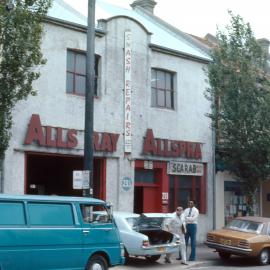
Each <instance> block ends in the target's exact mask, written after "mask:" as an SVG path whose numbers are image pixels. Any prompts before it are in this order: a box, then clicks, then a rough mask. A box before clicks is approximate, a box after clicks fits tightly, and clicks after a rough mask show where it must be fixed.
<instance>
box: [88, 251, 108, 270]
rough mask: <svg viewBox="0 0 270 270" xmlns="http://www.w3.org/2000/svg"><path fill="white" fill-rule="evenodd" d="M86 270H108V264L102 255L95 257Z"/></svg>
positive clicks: (90, 260)
mask: <svg viewBox="0 0 270 270" xmlns="http://www.w3.org/2000/svg"><path fill="white" fill-rule="evenodd" d="M86 270H108V263H107V261H106V259H105V258H104V257H103V256H102V255H93V256H92V257H91V258H90V259H89V261H88V263H87V266H86Z"/></svg>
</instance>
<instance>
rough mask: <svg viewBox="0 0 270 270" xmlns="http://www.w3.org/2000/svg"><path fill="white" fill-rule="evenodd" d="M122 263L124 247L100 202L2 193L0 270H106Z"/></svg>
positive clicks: (106, 207)
mask: <svg viewBox="0 0 270 270" xmlns="http://www.w3.org/2000/svg"><path fill="white" fill-rule="evenodd" d="M123 263H124V247H123V244H122V243H120V237H119V233H118V230H117V227H116V225H115V223H114V221H113V219H112V213H111V209H110V206H109V205H107V204H106V203H105V202H104V201H101V200H97V199H93V198H80V197H62V196H31V195H29V196H28V195H21V196H18V195H4V194H1V195H0V270H39V269H43V270H45V269H54V270H56V269H57V270H60V269H69V270H72V269H74V270H75V269H76V270H79V269H86V270H93V269H98V270H106V269H108V267H109V266H114V265H118V264H123Z"/></svg>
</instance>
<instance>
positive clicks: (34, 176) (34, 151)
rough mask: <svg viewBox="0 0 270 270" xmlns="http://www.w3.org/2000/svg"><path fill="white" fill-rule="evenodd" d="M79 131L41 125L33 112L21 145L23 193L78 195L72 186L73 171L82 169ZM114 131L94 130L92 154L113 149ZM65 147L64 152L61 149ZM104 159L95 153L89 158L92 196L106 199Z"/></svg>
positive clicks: (116, 138)
mask: <svg viewBox="0 0 270 270" xmlns="http://www.w3.org/2000/svg"><path fill="white" fill-rule="evenodd" d="M80 133H81V132H80V131H79V130H75V129H66V128H61V127H51V126H43V125H42V124H41V118H40V116H39V115H37V114H33V115H32V116H31V119H30V121H29V124H28V128H27V131H26V135H25V139H24V145H25V147H27V148H28V149H29V150H26V151H25V152H24V153H25V154H24V155H25V187H24V193H25V194H39V195H41V194H45V195H52V194H55V195H67V196H82V190H79V189H74V188H73V171H81V170H83V156H82V155H79V154H78V151H80V145H81V139H82V138H81V137H82V136H81V135H80ZM118 137H119V135H118V134H112V133H98V132H95V133H94V150H95V153H99V154H104V155H108V153H113V152H115V151H116V149H117V141H118ZM65 150H68V151H65ZM106 161H107V159H106V158H105V157H103V156H102V155H100V156H95V157H94V161H93V192H94V193H93V196H94V197H95V198H99V199H104V200H105V199H106Z"/></svg>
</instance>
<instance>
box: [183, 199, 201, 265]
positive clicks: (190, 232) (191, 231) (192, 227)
mask: <svg viewBox="0 0 270 270" xmlns="http://www.w3.org/2000/svg"><path fill="white" fill-rule="evenodd" d="M184 216H185V221H186V235H185V241H186V247H188V241H189V238H190V241H191V243H190V245H191V253H190V256H189V261H195V260H196V234H197V223H198V218H199V210H198V209H197V208H196V207H195V202H194V201H193V200H191V201H189V203H188V208H186V209H185V211H184Z"/></svg>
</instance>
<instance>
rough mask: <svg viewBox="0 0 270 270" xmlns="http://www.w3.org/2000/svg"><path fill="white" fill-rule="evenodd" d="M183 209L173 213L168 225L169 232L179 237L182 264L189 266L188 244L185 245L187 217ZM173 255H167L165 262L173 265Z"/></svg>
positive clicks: (179, 207) (179, 208) (177, 209)
mask: <svg viewBox="0 0 270 270" xmlns="http://www.w3.org/2000/svg"><path fill="white" fill-rule="evenodd" d="M183 214H184V210H183V207H181V206H178V207H177V208H176V211H175V212H174V213H173V217H172V218H170V219H168V221H167V223H166V227H167V230H168V231H169V232H171V233H173V234H176V235H177V236H178V237H179V241H180V247H179V258H181V260H182V262H181V263H182V264H185V265H187V256H186V244H185V229H186V224H185V217H184V215H183ZM171 255H172V254H171V253H167V254H166V255H165V262H166V263H171Z"/></svg>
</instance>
